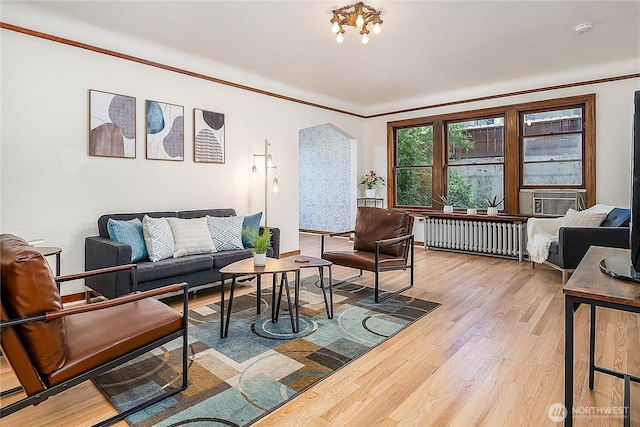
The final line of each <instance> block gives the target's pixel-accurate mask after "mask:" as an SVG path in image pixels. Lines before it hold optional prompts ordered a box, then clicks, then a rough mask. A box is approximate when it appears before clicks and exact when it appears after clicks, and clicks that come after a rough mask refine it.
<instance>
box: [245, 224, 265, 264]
mask: <svg viewBox="0 0 640 427" xmlns="http://www.w3.org/2000/svg"><path fill="white" fill-rule="evenodd" d="M242 234H244V235H246V236H249V241H250V242H251V252H253V264H254V265H255V266H256V267H262V266H264V265H265V264H266V263H267V251H268V250H269V248H270V247H271V230H270V229H269V227H265V228H264V231H263V232H262V234H260V232H259V231H258V230H251V229H249V228H245V229H244V230H242Z"/></svg>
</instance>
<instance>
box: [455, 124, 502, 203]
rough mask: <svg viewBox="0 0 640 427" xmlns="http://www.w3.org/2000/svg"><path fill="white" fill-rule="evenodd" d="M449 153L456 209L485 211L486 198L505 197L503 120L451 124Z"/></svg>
mask: <svg viewBox="0 0 640 427" xmlns="http://www.w3.org/2000/svg"><path fill="white" fill-rule="evenodd" d="M447 153H448V156H447V197H448V199H449V201H450V203H451V204H452V205H453V206H455V207H460V208H463V207H464V208H466V207H475V208H482V209H484V208H486V207H487V202H486V200H487V199H493V198H496V199H497V200H502V199H503V198H504V117H491V118H485V119H481V120H471V121H465V122H452V123H448V124H447ZM499 208H502V204H501V205H500V206H499Z"/></svg>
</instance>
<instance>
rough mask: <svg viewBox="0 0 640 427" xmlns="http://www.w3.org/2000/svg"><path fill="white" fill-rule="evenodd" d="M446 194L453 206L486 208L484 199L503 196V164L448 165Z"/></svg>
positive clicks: (501, 206) (501, 207) (501, 205)
mask: <svg viewBox="0 0 640 427" xmlns="http://www.w3.org/2000/svg"><path fill="white" fill-rule="evenodd" d="M447 196H448V197H449V200H451V202H452V203H453V206H455V207H459V208H472V207H475V208H480V209H484V208H486V207H487V203H486V199H488V198H489V199H492V198H493V197H494V196H495V197H497V199H498V200H500V199H502V198H503V197H504V166H503V165H501V164H498V165H483V166H449V173H448V177H447ZM503 205H504V203H501V204H500V206H499V209H504V207H503Z"/></svg>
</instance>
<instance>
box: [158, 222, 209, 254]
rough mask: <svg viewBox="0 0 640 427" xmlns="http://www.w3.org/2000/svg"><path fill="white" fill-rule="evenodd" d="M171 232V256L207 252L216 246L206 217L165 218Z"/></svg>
mask: <svg viewBox="0 0 640 427" xmlns="http://www.w3.org/2000/svg"><path fill="white" fill-rule="evenodd" d="M167 221H168V222H169V226H170V227H171V233H172V234H173V244H174V249H173V257H174V258H179V257H181V256H186V255H194V254H208V253H211V252H215V251H216V248H215V246H214V245H213V240H211V235H210V234H209V227H208V226H207V218H193V219H182V218H167Z"/></svg>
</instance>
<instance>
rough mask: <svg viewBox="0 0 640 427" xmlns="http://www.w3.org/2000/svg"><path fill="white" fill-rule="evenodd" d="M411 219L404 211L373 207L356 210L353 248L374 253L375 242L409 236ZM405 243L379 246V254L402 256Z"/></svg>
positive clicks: (362, 207)
mask: <svg viewBox="0 0 640 427" xmlns="http://www.w3.org/2000/svg"><path fill="white" fill-rule="evenodd" d="M412 225H413V217H412V216H411V215H410V214H409V213H408V212H405V211H398V210H391V209H380V208H374V207H364V206H361V207H359V208H358V213H357V214H356V227H355V237H354V242H353V248H354V250H356V251H366V252H375V242H376V240H382V239H392V238H394V237H402V236H406V235H408V234H411V226H412ZM405 246H406V242H400V243H392V244H385V245H380V253H381V254H386V255H391V256H392V257H402V256H404V250H405Z"/></svg>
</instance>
